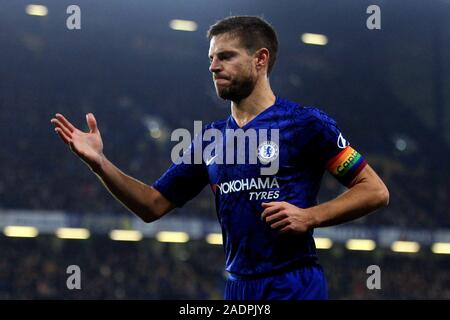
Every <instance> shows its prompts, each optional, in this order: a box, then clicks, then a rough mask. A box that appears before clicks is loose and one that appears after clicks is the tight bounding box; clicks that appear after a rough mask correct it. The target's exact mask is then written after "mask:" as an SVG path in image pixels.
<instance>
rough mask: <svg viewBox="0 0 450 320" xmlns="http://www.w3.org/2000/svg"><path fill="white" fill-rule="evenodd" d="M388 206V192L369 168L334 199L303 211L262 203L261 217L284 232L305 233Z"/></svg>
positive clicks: (293, 207) (287, 205) (287, 206)
mask: <svg viewBox="0 0 450 320" xmlns="http://www.w3.org/2000/svg"><path fill="white" fill-rule="evenodd" d="M388 203H389V191H388V189H387V187H386V185H385V184H384V183H383V181H382V180H381V179H380V177H378V175H377V174H376V172H375V171H374V170H373V169H372V168H371V167H370V166H369V165H366V167H365V168H364V169H363V170H361V172H359V173H358V175H357V176H355V178H353V180H352V181H351V182H350V184H349V190H347V191H346V192H344V193H343V194H341V195H339V196H338V197H336V198H335V199H333V200H331V201H328V202H325V203H322V204H319V205H317V206H314V207H311V208H307V209H302V208H298V207H296V206H294V205H292V204H290V203H287V202H269V203H263V204H262V206H263V208H265V209H264V211H263V213H262V216H261V218H262V219H263V220H265V221H266V222H267V223H268V224H269V225H270V226H271V227H272V228H273V229H277V230H280V231H281V232H306V231H308V230H310V229H313V228H318V227H327V226H333V225H337V224H340V223H344V222H347V221H351V220H354V219H357V218H360V217H362V216H364V215H366V214H368V213H370V212H372V211H374V210H376V209H378V208H381V207H384V206H387V205H388Z"/></svg>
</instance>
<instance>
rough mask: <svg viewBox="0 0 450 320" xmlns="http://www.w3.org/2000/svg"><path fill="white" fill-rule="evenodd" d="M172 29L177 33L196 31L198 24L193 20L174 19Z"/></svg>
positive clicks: (171, 24)
mask: <svg viewBox="0 0 450 320" xmlns="http://www.w3.org/2000/svg"><path fill="white" fill-rule="evenodd" d="M169 26H170V28H171V29H173V30H177V31H191V32H192V31H196V30H197V23H196V22H195V21H191V20H179V19H174V20H171V21H170V24H169Z"/></svg>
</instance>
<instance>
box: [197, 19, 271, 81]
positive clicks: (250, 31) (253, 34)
mask: <svg viewBox="0 0 450 320" xmlns="http://www.w3.org/2000/svg"><path fill="white" fill-rule="evenodd" d="M224 33H230V35H231V36H235V37H238V38H239V39H240V41H241V44H242V45H243V47H244V48H246V49H247V51H248V52H250V53H251V54H253V53H255V52H256V51H257V50H259V49H261V48H267V49H268V50H269V66H268V68H267V74H270V72H271V71H272V68H273V65H274V64H275V60H276V59H277V52H278V39H277V34H276V32H275V30H274V28H273V27H272V26H271V25H270V24H269V23H268V22H267V21H265V20H264V19H262V18H260V17H256V16H231V17H227V18H225V19H222V20H219V21H217V22H216V23H215V24H213V25H212V26H211V27H209V30H208V33H207V35H206V36H207V38H208V40H210V41H211V39H212V37H214V36H217V35H220V34H224Z"/></svg>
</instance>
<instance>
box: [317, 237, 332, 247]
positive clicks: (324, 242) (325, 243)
mask: <svg viewBox="0 0 450 320" xmlns="http://www.w3.org/2000/svg"><path fill="white" fill-rule="evenodd" d="M314 242H315V243H316V248H317V249H330V248H331V247H332V246H333V241H331V239H329V238H314Z"/></svg>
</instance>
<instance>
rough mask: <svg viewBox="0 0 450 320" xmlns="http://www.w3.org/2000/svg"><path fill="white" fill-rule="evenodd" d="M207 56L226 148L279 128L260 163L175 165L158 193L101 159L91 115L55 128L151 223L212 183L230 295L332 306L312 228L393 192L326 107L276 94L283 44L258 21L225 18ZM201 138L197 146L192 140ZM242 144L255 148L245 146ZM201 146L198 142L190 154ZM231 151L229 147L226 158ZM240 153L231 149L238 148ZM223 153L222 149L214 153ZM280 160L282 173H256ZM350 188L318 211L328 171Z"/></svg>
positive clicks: (383, 201) (379, 202)
mask: <svg viewBox="0 0 450 320" xmlns="http://www.w3.org/2000/svg"><path fill="white" fill-rule="evenodd" d="M207 36H208V39H209V41H210V48H209V59H210V62H211V64H210V68H209V69H210V72H211V73H212V76H213V80H214V85H215V88H216V92H217V95H218V96H219V97H221V98H222V99H226V100H229V101H230V102H231V115H230V116H229V117H228V119H225V120H221V121H215V122H213V123H211V124H209V125H207V126H205V128H204V129H203V130H204V131H203V132H206V131H207V130H210V129H215V130H216V131H217V132H220V133H223V135H221V137H222V138H220V139H224V141H215V142H216V143H218V142H221V144H222V145H227V141H226V139H227V138H226V137H227V134H228V133H229V132H230V130H231V131H233V130H242V131H244V132H246V131H249V130H256V132H257V134H259V132H261V130H267V129H277V130H278V132H279V140H278V141H273V140H267V141H263V142H262V143H260V144H259V145H258V147H257V150H249V152H255V153H257V155H258V159H259V162H257V163H256V164H255V163H248V162H246V163H238V164H235V163H234V162H233V163H225V164H221V163H218V162H217V161H211V160H210V159H206V160H207V161H205V159H203V161H202V162H201V163H190V162H189V163H186V162H181V163H179V162H177V163H175V164H173V165H172V166H171V167H170V168H169V169H168V170H167V171H166V173H164V174H163V175H162V176H161V177H160V178H159V179H158V180H157V181H156V182H155V183H154V184H153V185H152V186H148V185H146V184H144V183H142V182H140V181H138V180H136V179H134V178H132V177H130V176H127V175H126V174H124V173H123V172H121V171H120V170H119V169H118V168H117V167H115V166H114V165H113V164H112V163H111V162H110V161H109V160H108V159H107V158H106V157H105V155H104V154H103V143H102V140H101V137H100V132H99V130H98V128H97V124H96V120H95V118H94V116H93V115H92V114H88V115H87V123H88V126H89V128H90V132H89V133H84V132H81V131H80V130H78V129H77V128H75V127H74V126H73V125H72V124H71V123H70V122H69V121H68V120H67V119H65V118H64V117H63V116H62V115H60V114H57V115H56V117H55V118H54V119H52V123H53V124H54V125H55V126H56V128H55V130H56V132H57V133H58V134H59V136H60V137H61V138H62V140H63V141H64V142H65V143H67V144H69V145H70V147H71V149H72V150H73V151H74V152H75V153H76V154H77V155H78V156H79V157H80V158H81V159H82V160H83V161H85V162H86V163H87V164H88V166H89V167H90V168H91V169H92V170H93V171H94V172H95V173H96V174H97V175H98V177H99V178H100V180H101V181H102V182H103V183H104V185H105V186H106V187H107V188H108V189H109V191H110V192H111V193H112V194H113V195H114V196H115V197H116V198H117V199H118V200H119V201H120V202H122V203H123V204H124V205H125V206H126V207H127V208H129V209H130V210H131V211H132V212H134V213H135V214H137V215H138V216H139V217H140V218H142V219H143V220H144V221H146V222H152V221H154V220H157V219H159V218H161V217H162V216H163V215H165V214H166V213H168V212H169V211H171V210H172V209H173V208H175V207H182V206H183V205H184V204H185V203H186V202H187V201H189V200H191V199H192V198H194V197H195V196H196V195H197V194H198V193H200V191H201V190H202V189H203V188H204V187H205V186H206V185H208V184H209V185H210V186H211V188H212V190H213V192H214V195H215V200H216V207H217V208H216V210H217V216H218V219H219V222H220V224H221V227H222V234H223V243H224V249H225V255H226V270H227V271H228V273H229V278H228V281H227V284H226V288H225V298H226V299H232V300H238V299H249V300H266V299H296V300H298V299H326V298H327V288H326V287H327V285H326V280H325V277H324V273H323V270H322V268H321V266H320V265H319V264H318V261H317V255H316V249H315V244H314V239H313V230H314V229H315V228H318V227H326V226H332V225H336V224H340V223H344V222H347V221H350V220H354V219H356V218H359V217H361V216H363V215H366V214H368V213H370V212H372V211H374V210H376V209H378V208H380V207H382V206H386V205H387V204H388V200H389V193H388V190H387V188H386V186H385V185H384V183H383V182H382V180H381V179H380V178H379V177H378V175H377V174H376V173H375V172H374V170H373V169H372V168H371V167H370V166H369V165H368V164H367V162H366V160H365V159H364V158H363V156H362V155H360V154H359V153H358V152H357V151H356V150H355V149H353V148H352V147H351V146H350V144H349V143H348V142H347V141H346V140H345V138H344V137H343V135H342V133H341V132H340V130H339V128H338V127H337V125H336V122H335V121H334V120H333V119H331V118H330V117H329V116H328V115H326V114H325V113H324V112H322V111H321V110H319V109H317V108H314V107H306V106H300V105H298V104H297V103H294V102H291V101H288V100H286V99H283V98H281V97H279V96H276V95H275V94H274V93H273V91H272V89H271V86H270V83H269V77H268V76H269V74H270V72H271V71H272V68H273V66H274V63H275V60H276V56H277V49H278V41H277V36H276V33H275V31H274V29H273V28H272V26H270V24H268V23H267V22H266V21H264V20H263V19H261V18H259V17H251V16H235V17H228V18H225V19H223V20H221V21H218V22H217V23H216V24H214V25H213V26H211V27H210V29H209V30H208V35H207ZM194 140H195V139H194ZM244 144H245V147H247V145H250V143H249V141H246V142H245V143H244ZM195 148H202V149H203V148H204V146H203V144H202V143H201V144H200V146H199V145H198V144H195V143H192V144H191V147H190V148H189V149H188V150H187V151H186V152H187V153H188V154H189V155H190V156H192V154H193V153H194V152H195ZM228 151H229V150H228V149H227V150H226V152H228ZM232 151H234V150H232ZM218 152H220V150H219V151H218ZM277 158H278V161H279V170H278V171H277V172H276V173H275V174H273V175H269V176H264V175H262V174H261V171H260V169H261V168H262V167H264V166H266V165H267V164H268V163H270V162H271V161H274V160H275V159H277ZM325 170H328V171H329V172H330V173H331V174H332V175H333V176H334V177H336V179H338V180H339V181H340V182H341V183H342V184H344V185H345V186H346V187H347V188H348V190H347V191H346V192H344V193H343V194H341V195H340V196H338V197H337V198H335V199H333V200H331V201H328V202H325V203H322V204H317V201H316V197H317V193H318V190H319V187H320V181H321V178H322V176H323V174H324V171H325Z"/></svg>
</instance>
